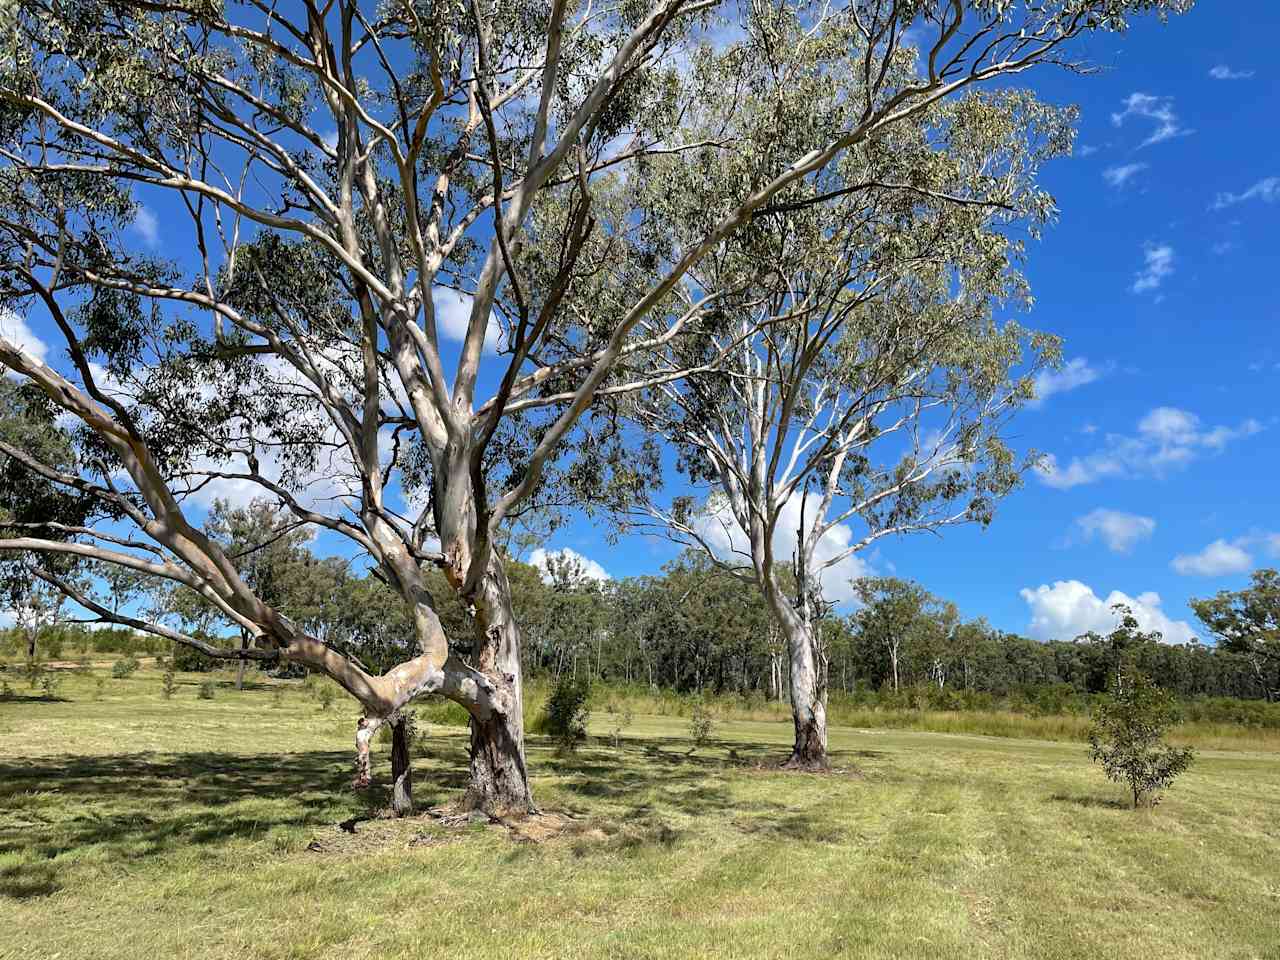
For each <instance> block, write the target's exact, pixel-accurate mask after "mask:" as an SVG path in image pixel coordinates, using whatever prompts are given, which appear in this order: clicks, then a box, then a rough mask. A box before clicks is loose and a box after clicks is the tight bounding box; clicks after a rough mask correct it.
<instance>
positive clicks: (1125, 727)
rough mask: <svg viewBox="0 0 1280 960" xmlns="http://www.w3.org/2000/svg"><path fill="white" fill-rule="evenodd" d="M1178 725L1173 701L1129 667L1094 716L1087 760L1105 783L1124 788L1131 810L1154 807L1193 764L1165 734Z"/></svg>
mask: <svg viewBox="0 0 1280 960" xmlns="http://www.w3.org/2000/svg"><path fill="white" fill-rule="evenodd" d="M1176 722H1177V701H1176V700H1174V698H1173V695H1172V694H1170V693H1168V692H1167V691H1165V690H1162V689H1160V688H1159V687H1158V686H1156V685H1155V684H1154V683H1153V682H1152V681H1151V680H1150V679H1148V678H1147V677H1145V676H1143V675H1142V674H1141V673H1139V672H1138V671H1137V670H1135V669H1134V668H1133V667H1132V666H1126V667H1123V668H1121V670H1120V672H1119V674H1118V675H1117V676H1116V678H1115V680H1114V682H1113V683H1112V687H1111V691H1110V693H1109V694H1108V695H1107V696H1106V698H1105V699H1104V700H1103V701H1102V703H1100V704H1099V705H1098V708H1097V710H1096V711H1095V712H1094V719H1093V727H1092V729H1091V730H1090V731H1089V746H1090V751H1089V756H1090V757H1091V759H1093V760H1094V761H1095V762H1097V763H1100V764H1102V769H1103V772H1104V773H1106V775H1107V778H1108V779H1110V780H1114V781H1115V782H1116V783H1124V784H1127V785H1128V787H1129V791H1130V793H1131V794H1132V796H1133V806H1134V809H1137V808H1138V806H1139V805H1140V804H1146V805H1148V806H1151V805H1154V804H1155V802H1156V801H1157V800H1158V799H1159V794H1158V792H1157V791H1160V790H1163V789H1165V788H1167V787H1168V786H1169V785H1170V784H1171V783H1172V782H1173V780H1174V778H1176V777H1177V776H1178V775H1179V774H1181V773H1183V772H1184V771H1185V770H1186V769H1187V768H1188V767H1189V766H1191V761H1192V760H1193V759H1194V756H1195V755H1194V752H1193V751H1192V749H1191V748H1190V747H1181V748H1179V747H1173V746H1170V745H1169V744H1167V743H1165V742H1164V735H1165V733H1166V732H1167V731H1168V729H1169V728H1170V727H1171V726H1173V725H1174V724H1175V723H1176Z"/></svg>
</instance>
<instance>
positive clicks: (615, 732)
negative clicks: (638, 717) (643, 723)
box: [609, 706, 635, 749]
mask: <svg viewBox="0 0 1280 960" xmlns="http://www.w3.org/2000/svg"><path fill="white" fill-rule="evenodd" d="M610 712H611V713H612V714H613V729H612V730H610V731H609V736H610V738H612V740H613V746H614V748H615V749H616V748H617V746H618V743H619V741H620V740H621V739H622V731H624V730H626V729H627V727H629V726H631V721H632V720H633V719H635V718H634V717H633V716H632V715H631V708H630V707H629V706H628V707H623V708H622V712H621V713H618V712H617V708H616V707H614V709H613V710H612V711H610Z"/></svg>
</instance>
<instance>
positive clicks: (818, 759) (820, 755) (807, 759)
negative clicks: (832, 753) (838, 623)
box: [771, 592, 830, 770]
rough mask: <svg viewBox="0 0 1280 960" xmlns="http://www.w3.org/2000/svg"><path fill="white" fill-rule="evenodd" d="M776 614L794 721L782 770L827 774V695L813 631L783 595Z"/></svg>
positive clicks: (777, 600) (777, 597) (775, 600)
mask: <svg viewBox="0 0 1280 960" xmlns="http://www.w3.org/2000/svg"><path fill="white" fill-rule="evenodd" d="M771 599H772V600H773V604H772V606H773V609H774V614H775V616H777V618H778V621H779V627H780V628H781V630H782V634H783V636H784V637H785V638H786V641H787V650H788V654H789V656H788V660H789V662H790V665H791V678H790V679H791V684H790V685H791V720H792V723H793V725H794V726H795V743H794V745H793V746H792V748H791V756H790V757H788V758H787V760H786V762H785V763H784V764H783V766H784V767H785V768H787V769H790V770H827V769H829V768H830V763H829V761H828V760H827V703H826V700H827V698H826V691H825V690H824V689H823V688H822V684H821V682H820V678H819V676H818V667H817V661H816V657H815V655H814V642H813V631H812V629H811V628H810V626H809V625H808V624H807V623H805V622H804V620H803V619H801V617H800V615H799V614H798V613H797V612H796V610H795V609H794V608H793V607H792V606H791V604H790V603H788V602H787V601H786V599H785V598H783V597H782V596H781V595H780V592H779V593H777V594H775V595H774V596H773V597H772V598H771Z"/></svg>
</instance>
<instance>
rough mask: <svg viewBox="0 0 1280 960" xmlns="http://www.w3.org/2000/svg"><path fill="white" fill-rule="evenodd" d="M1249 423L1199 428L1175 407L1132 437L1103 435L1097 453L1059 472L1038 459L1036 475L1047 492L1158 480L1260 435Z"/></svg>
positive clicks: (1147, 419) (1149, 419)
mask: <svg viewBox="0 0 1280 960" xmlns="http://www.w3.org/2000/svg"><path fill="white" fill-rule="evenodd" d="M1261 430H1262V424H1261V423H1259V422H1258V421H1257V420H1254V419H1252V418H1250V419H1247V420H1245V421H1244V422H1242V423H1241V424H1240V425H1239V426H1235V427H1228V426H1217V427H1212V428H1207V429H1206V428H1203V427H1202V426H1201V423H1200V418H1199V417H1197V416H1196V415H1195V414H1193V413H1190V412H1188V411H1186V410H1180V409H1178V408H1177V407H1156V408H1155V409H1154V410H1152V411H1150V412H1149V413H1147V414H1146V416H1144V417H1143V418H1142V419H1141V420H1139V421H1138V432H1137V434H1136V435H1133V436H1124V435H1120V434H1108V435H1107V436H1106V439H1105V441H1104V445H1103V447H1102V448H1101V449H1100V450H1096V451H1094V452H1093V453H1091V454H1087V455H1086V456H1083V457H1073V458H1072V459H1071V461H1070V462H1069V463H1068V464H1067V465H1066V466H1063V465H1062V464H1060V463H1059V462H1058V458H1057V457H1056V456H1054V455H1053V454H1049V455H1048V456H1046V457H1044V458H1042V460H1041V462H1040V466H1039V467H1038V472H1039V473H1040V480H1041V482H1042V483H1044V484H1045V485H1046V486H1050V487H1056V488H1057V489H1059V490H1067V489H1070V488H1071V487H1077V486H1081V485H1082V484H1086V483H1094V482H1096V481H1098V480H1102V479H1104V478H1106V477H1119V476H1143V475H1147V474H1153V473H1154V474H1161V473H1163V472H1165V471H1166V470H1168V469H1170V468H1173V467H1182V466H1186V465H1187V464H1188V463H1190V462H1191V461H1193V460H1195V459H1196V458H1197V457H1199V456H1201V455H1202V454H1204V453H1205V452H1210V453H1216V452H1219V451H1221V450H1222V449H1223V448H1224V447H1226V445H1227V444H1228V443H1230V442H1232V441H1234V440H1238V439H1240V438H1242V437H1250V436H1253V435H1254V434H1256V433H1259V432H1261Z"/></svg>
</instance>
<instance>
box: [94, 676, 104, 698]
mask: <svg viewBox="0 0 1280 960" xmlns="http://www.w3.org/2000/svg"><path fill="white" fill-rule="evenodd" d="M106 687H107V680H106V677H94V679H93V699H95V700H101V699H102V692H103V690H105V689H106Z"/></svg>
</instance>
